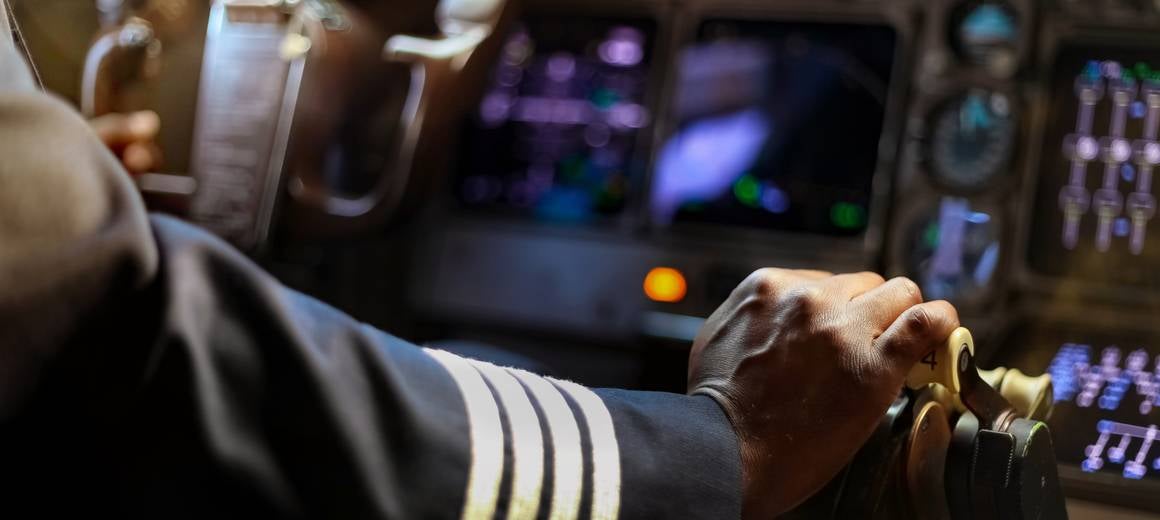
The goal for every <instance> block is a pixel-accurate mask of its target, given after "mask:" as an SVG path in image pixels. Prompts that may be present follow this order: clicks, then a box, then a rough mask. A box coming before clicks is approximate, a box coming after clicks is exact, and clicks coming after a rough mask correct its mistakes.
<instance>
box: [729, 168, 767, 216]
mask: <svg viewBox="0 0 1160 520" xmlns="http://www.w3.org/2000/svg"><path fill="white" fill-rule="evenodd" d="M733 196H735V197H737V200H738V201H740V202H741V203H742V204H745V205H746V206H749V207H751V208H756V207H757V204H758V203H759V199H761V185H760V184H758V183H757V179H754V178H753V176H751V175H742V176H741V178H740V179H737V182H735V183H733Z"/></svg>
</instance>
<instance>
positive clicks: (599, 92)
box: [588, 88, 620, 110]
mask: <svg viewBox="0 0 1160 520" xmlns="http://www.w3.org/2000/svg"><path fill="white" fill-rule="evenodd" d="M588 100H589V101H591V102H592V105H593V106H595V107H596V108H599V109H600V110H608V109H609V108H612V105H615V104H616V102H617V101H620V95H619V94H617V93H616V91H615V90H612V89H608V88H601V89H596V90H595V91H593V92H592V95H591V96H590V97H589V98H588Z"/></svg>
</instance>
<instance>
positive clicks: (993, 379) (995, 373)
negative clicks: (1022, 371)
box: [979, 367, 1007, 390]
mask: <svg viewBox="0 0 1160 520" xmlns="http://www.w3.org/2000/svg"><path fill="white" fill-rule="evenodd" d="M1005 375H1007V367H995V368H992V369H991V370H983V369H981V368H980V369H979V377H981V378H983V381H986V382H987V384H988V385H991V388H994V389H995V390H998V389H999V385H1000V384H1001V383H1002V382H1003V376H1005Z"/></svg>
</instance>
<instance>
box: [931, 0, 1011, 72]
mask: <svg viewBox="0 0 1160 520" xmlns="http://www.w3.org/2000/svg"><path fill="white" fill-rule="evenodd" d="M948 29H949V31H950V38H951V47H952V48H953V49H954V50H955V52H956V53H957V54H958V56H959V59H961V60H962V61H964V62H966V63H969V64H972V65H978V66H981V67H986V68H987V69H989V70H991V71H993V72H996V73H999V74H1000V75H1006V74H1008V73H1010V72H1011V71H1013V70H1014V69H1015V65H1016V61H1017V58H1018V56H1017V55H1018V50H1019V17H1018V15H1017V14H1016V12H1015V9H1014V8H1012V7H1011V6H1010V5H1009V4H1007V3H1006V2H997V1H994V0H984V1H980V0H971V1H967V2H963V3H962V4H960V5H959V6H958V7H957V8H956V9H955V10H954V12H953V13H952V14H951V17H950V27H949V28H948Z"/></svg>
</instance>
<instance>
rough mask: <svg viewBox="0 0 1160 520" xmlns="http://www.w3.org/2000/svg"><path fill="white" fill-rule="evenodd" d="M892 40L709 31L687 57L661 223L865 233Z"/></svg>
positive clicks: (662, 176) (766, 26) (660, 174)
mask: <svg viewBox="0 0 1160 520" xmlns="http://www.w3.org/2000/svg"><path fill="white" fill-rule="evenodd" d="M895 39H896V36H895V33H894V30H893V29H891V28H889V27H883V26H871V25H846V24H823V23H797V22H764V21H758V22H754V21H731V20H709V21H706V22H705V23H704V24H702V25H701V27H700V28H699V31H698V39H697V42H696V43H694V44H692V45H690V46H688V47H686V48H685V49H683V51H682V52H681V53H680V55H679V62H678V70H677V74H678V75H677V80H676V93H675V96H674V99H673V103H672V107H671V110H672V113H671V115H670V117H671V118H672V119H673V120H674V121H675V126H676V128H675V130H674V132H673V133H672V135H671V136H669V137H668V139H667V140H666V141H665V142H664V144H663V146H662V147H661V148H660V150H659V153H658V159H657V163H656V165H655V168H654V170H653V179H652V186H651V190H650V191H651V202H650V210H651V217H652V220H653V222H654V223H656V224H658V225H661V226H667V225H677V226H679V225H682V224H687V223H705V224H725V225H733V226H750V227H757V228H765V229H777V230H788V231H802V232H809V233H817V234H827V235H858V234H861V233H862V231H863V230H865V228H866V225H867V222H868V218H867V217H868V214H869V210H870V199H871V181H872V178H873V175H874V171H875V168H876V166H877V159H878V148H879V140H880V136H881V132H882V124H883V116H884V112H885V106H886V100H887V97H888V95H889V91H890V82H891V68H892V66H893V62H894V54H895Z"/></svg>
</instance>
